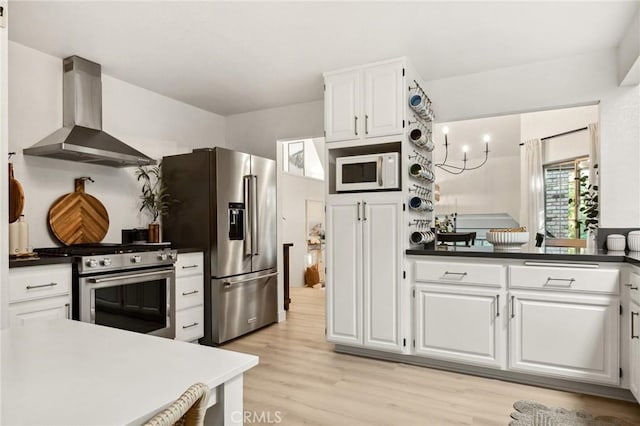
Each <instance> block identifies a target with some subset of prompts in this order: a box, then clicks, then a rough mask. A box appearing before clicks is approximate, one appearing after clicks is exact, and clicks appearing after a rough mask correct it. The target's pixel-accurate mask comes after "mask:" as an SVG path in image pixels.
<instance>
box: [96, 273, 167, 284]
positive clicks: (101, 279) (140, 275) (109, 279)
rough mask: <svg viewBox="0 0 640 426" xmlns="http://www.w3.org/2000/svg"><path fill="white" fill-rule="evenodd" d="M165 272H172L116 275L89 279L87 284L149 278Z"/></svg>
mask: <svg viewBox="0 0 640 426" xmlns="http://www.w3.org/2000/svg"><path fill="white" fill-rule="evenodd" d="M165 272H173V269H162V270H160V271H153V272H143V273H141V274H130V275H118V276H117V277H106V278H89V282H91V283H96V284H99V283H106V282H110V281H121V280H127V279H129V278H143V277H151V276H154V275H161V274H163V273H165Z"/></svg>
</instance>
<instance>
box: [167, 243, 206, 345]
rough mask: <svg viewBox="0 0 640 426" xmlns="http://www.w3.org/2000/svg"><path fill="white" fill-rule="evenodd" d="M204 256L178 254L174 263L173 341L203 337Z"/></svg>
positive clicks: (198, 254)
mask: <svg viewBox="0 0 640 426" xmlns="http://www.w3.org/2000/svg"><path fill="white" fill-rule="evenodd" d="M203 271H204V254H203V253H202V252H195V253H179V254H178V260H177V261H176V285H175V296H174V300H175V329H176V331H175V339H176V340H182V341H185V342H190V341H194V340H197V339H199V338H201V337H203V336H204V294H203V292H204V273H203Z"/></svg>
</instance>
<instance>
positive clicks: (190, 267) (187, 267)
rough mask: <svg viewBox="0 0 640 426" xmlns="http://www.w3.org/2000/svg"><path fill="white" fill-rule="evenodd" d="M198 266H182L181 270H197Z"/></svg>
mask: <svg viewBox="0 0 640 426" xmlns="http://www.w3.org/2000/svg"><path fill="white" fill-rule="evenodd" d="M197 267H198V265H188V266H183V267H182V269H193V268H197Z"/></svg>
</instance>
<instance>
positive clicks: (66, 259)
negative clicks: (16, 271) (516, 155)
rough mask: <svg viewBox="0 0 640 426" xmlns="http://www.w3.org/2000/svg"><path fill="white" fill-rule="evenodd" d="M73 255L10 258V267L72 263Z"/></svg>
mask: <svg viewBox="0 0 640 426" xmlns="http://www.w3.org/2000/svg"><path fill="white" fill-rule="evenodd" d="M72 262H73V257H72V256H47V257H31V258H23V259H9V268H20V267H23V266H42V265H58V264H62V263H72Z"/></svg>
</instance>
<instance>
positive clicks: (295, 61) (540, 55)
mask: <svg viewBox="0 0 640 426" xmlns="http://www.w3.org/2000/svg"><path fill="white" fill-rule="evenodd" d="M639 4H640V3H639V2H638V1H627V2H611V1H602V2H538V3H534V2H528V3H524V2H519V1H511V2H265V1H262V2H255V3H249V2H186V1H177V2H60V1H55V2H35V1H34V2H32V1H28V2H27V1H11V2H10V5H9V11H10V14H11V17H10V25H9V38H10V39H11V40H13V41H15V42H18V43H21V44H24V45H27V46H30V47H33V48H35V49H37V50H40V51H43V52H46V53H49V54H51V55H54V56H57V57H60V58H63V57H66V56H69V55H73V54H77V55H80V56H83V57H85V58H87V59H90V60H93V61H96V62H99V63H101V64H102V65H103V72H104V73H106V74H108V75H110V76H113V77H116V78H119V79H121V80H124V81H127V82H129V83H132V84H135V85H138V86H141V87H144V88H146V89H149V90H152V91H155V92H157V93H160V94H163V95H166V96H169V97H171V98H175V99H178V100H181V101H183V102H186V103H189V104H192V105H195V106H198V107H200V108H203V109H205V110H208V111H211V112H215V113H218V114H221V115H229V114H235V113H240V112H247V111H253V110H258V109H263V108H269V107H276V106H282V105H288V104H293V103H299V102H307V101H312V100H318V99H322V77H321V73H322V72H323V71H331V70H334V69H339V68H342V67H348V66H354V65H359V64H363V63H367V62H373V61H377V60H383V59H389V58H392V57H398V56H408V57H409V58H410V59H411V60H412V62H413V63H414V64H415V66H416V68H417V69H418V72H419V73H420V74H421V76H422V77H423V78H424V79H425V80H432V79H438V78H443V77H450V76H455V75H463V74H469V73H476V72H480V71H485V70H489V69H495V68H501V67H507V66H514V65H521V64H525V63H531V62H536V61H541V60H548V59H555V58H560V57H564V56H569V55H576V54H580V53H584V52H588V51H593V50H597V49H605V48H611V47H615V46H617V44H618V42H619V40H620V39H621V38H622V34H623V32H624V30H625V29H626V27H627V25H628V24H629V22H630V21H631V18H632V17H633V14H634V13H635V11H636V10H637V9H638V5H639Z"/></svg>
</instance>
